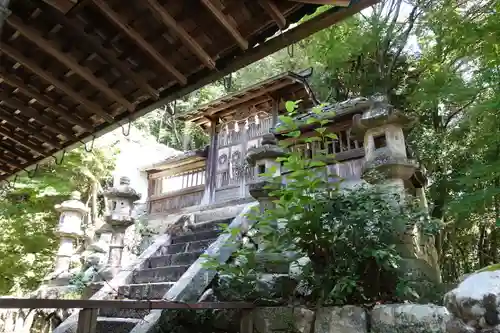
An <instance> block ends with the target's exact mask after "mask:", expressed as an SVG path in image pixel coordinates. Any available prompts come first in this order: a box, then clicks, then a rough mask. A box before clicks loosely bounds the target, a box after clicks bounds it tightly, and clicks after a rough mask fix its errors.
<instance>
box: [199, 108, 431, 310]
mask: <svg viewBox="0 0 500 333" xmlns="http://www.w3.org/2000/svg"><path fill="white" fill-rule="evenodd" d="M286 105H287V109H288V111H289V112H290V115H289V116H283V117H280V120H281V123H282V124H284V125H282V126H281V128H278V130H280V131H286V132H287V134H286V135H287V136H288V137H289V138H291V140H287V141H288V142H284V141H281V142H280V145H283V146H284V148H287V147H289V146H290V145H293V144H296V143H297V142H298V141H302V142H306V143H313V142H319V143H320V146H323V147H325V146H326V145H324V144H323V145H322V144H321V143H324V142H325V141H326V140H327V139H333V140H336V139H337V138H336V136H335V134H332V133H327V130H326V127H325V125H326V124H328V123H329V122H330V121H329V120H328V118H331V115H332V114H331V113H329V114H327V113H325V112H323V110H322V108H321V107H317V108H315V109H313V110H312V113H311V115H310V116H309V117H308V119H307V120H306V123H307V124H317V125H318V127H317V128H316V129H315V131H316V133H317V136H315V137H308V138H306V139H301V138H300V137H301V131H300V128H299V126H298V123H297V121H295V119H294V118H293V116H294V112H295V110H296V109H297V103H292V102H288V103H287V104H286ZM317 153H318V154H317V155H316V156H313V157H312V158H310V157H309V158H304V156H303V155H301V154H300V153H298V152H292V151H290V152H289V153H287V155H286V156H285V157H281V158H279V159H278V160H279V161H280V162H281V163H282V174H281V175H280V176H273V174H274V172H275V171H276V170H268V172H267V173H266V174H265V175H264V176H265V177H267V179H268V181H269V185H268V187H269V189H270V190H271V189H272V192H271V197H273V198H276V199H275V200H274V203H275V208H273V209H270V210H266V211H265V212H263V213H261V212H259V211H254V212H252V213H251V214H250V216H249V218H251V219H254V220H255V221H258V223H257V224H256V225H255V226H254V228H253V230H251V231H252V237H253V239H255V240H256V242H257V243H258V244H259V246H258V249H256V248H252V247H242V248H241V249H240V250H238V251H236V252H235V253H234V255H233V258H234V260H233V261H232V262H229V263H227V264H223V265H220V264H219V263H217V262H215V261H209V262H208V264H207V265H208V266H211V267H215V268H216V269H217V270H218V271H219V273H220V275H221V276H224V277H225V278H226V279H227V278H230V279H231V280H232V281H233V284H232V288H233V289H234V288H236V287H235V285H240V288H241V289H242V290H241V295H242V298H244V297H245V296H246V295H250V294H251V290H252V288H256V281H257V280H258V277H259V275H260V274H261V273H260V272H259V261H258V257H259V256H260V257H263V256H266V255H267V257H271V258H272V257H275V258H276V257H280V258H283V259H282V260H287V261H288V263H290V264H292V263H293V264H295V265H297V263H298V262H301V263H302V264H301V267H300V268H299V269H298V271H299V273H298V276H297V278H298V279H299V280H300V281H301V289H302V290H307V292H306V293H305V294H306V295H307V296H306V298H305V300H306V301H308V302H313V303H315V304H334V305H342V304H360V303H362V304H366V303H375V302H380V301H382V302H387V301H398V300H401V299H402V298H405V299H408V297H410V296H411V295H414V294H415V293H414V292H413V290H412V289H411V288H410V285H409V284H408V283H407V281H406V280H405V279H404V277H403V276H404V272H401V271H400V265H399V263H400V260H401V257H400V255H399V254H398V249H397V244H398V243H401V241H400V239H401V238H402V237H403V234H404V232H405V231H406V230H407V229H408V228H409V227H412V226H414V225H415V224H421V225H428V224H429V221H428V218H427V217H426V214H423V212H421V211H420V210H419V209H418V207H417V205H416V204H415V203H414V202H412V201H410V200H409V198H407V197H406V196H404V195H403V194H402V193H400V192H397V191H392V190H390V189H389V188H388V187H387V186H382V185H377V186H366V185H365V186H358V187H355V188H353V189H343V190H342V191H340V190H339V188H340V183H341V180H338V181H333V182H332V177H331V176H330V177H325V172H324V170H325V167H326V165H327V164H326V162H328V163H331V161H332V159H333V158H334V156H332V155H329V154H328V152H327V151H319V152H317ZM283 170H285V172H284V173H283ZM328 178H330V179H328ZM337 178H338V177H337ZM284 183H286V186H283V184H284ZM276 225H277V226H276ZM228 232H231V233H232V234H233V235H236V234H237V232H235V230H229V231H228ZM284 254H287V255H284ZM285 257H286V258H285ZM304 258H305V259H306V260H304ZM299 259H301V260H299ZM307 259H308V260H307ZM296 275H297V274H296ZM256 277H257V279H256ZM302 294H304V293H302Z"/></svg>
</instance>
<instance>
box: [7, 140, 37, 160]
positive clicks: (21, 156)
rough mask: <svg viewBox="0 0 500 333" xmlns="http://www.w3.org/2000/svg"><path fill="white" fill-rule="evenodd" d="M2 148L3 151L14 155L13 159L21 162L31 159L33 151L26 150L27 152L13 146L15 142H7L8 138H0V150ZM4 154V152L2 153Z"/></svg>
mask: <svg viewBox="0 0 500 333" xmlns="http://www.w3.org/2000/svg"><path fill="white" fill-rule="evenodd" d="M0 136H1V135H0ZM24 149H26V148H24ZM1 150H4V151H5V152H7V153H9V154H11V155H12V156H14V157H13V158H14V159H17V160H19V161H21V163H26V162H29V161H31V160H32V159H33V156H34V155H33V153H32V152H31V151H30V150H28V152H26V153H25V152H23V151H21V150H20V149H19V148H18V147H16V146H15V143H11V142H8V140H2V139H0V151H1ZM3 155H4V156H5V154H3Z"/></svg>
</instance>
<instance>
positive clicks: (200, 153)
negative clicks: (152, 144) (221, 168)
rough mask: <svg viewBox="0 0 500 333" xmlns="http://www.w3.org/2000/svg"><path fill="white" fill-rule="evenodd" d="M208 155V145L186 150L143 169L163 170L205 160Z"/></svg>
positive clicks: (151, 170) (149, 170) (150, 170)
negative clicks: (202, 147)
mask: <svg viewBox="0 0 500 333" xmlns="http://www.w3.org/2000/svg"><path fill="white" fill-rule="evenodd" d="M207 156H208V146H207V147H205V148H204V149H196V150H189V151H184V152H182V153H179V154H175V155H172V156H169V157H167V158H166V159H164V160H162V161H160V162H158V163H154V164H153V165H150V166H148V167H145V168H144V169H143V171H148V172H158V171H162V170H168V169H174V168H178V167H180V166H184V165H187V164H192V163H196V162H199V161H202V160H205V159H206V158H207Z"/></svg>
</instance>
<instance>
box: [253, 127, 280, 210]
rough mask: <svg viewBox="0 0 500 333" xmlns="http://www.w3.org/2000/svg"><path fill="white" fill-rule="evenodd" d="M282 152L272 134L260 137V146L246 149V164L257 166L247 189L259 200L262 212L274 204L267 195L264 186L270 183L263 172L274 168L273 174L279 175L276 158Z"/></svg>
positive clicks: (267, 192)
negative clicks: (254, 175)
mask: <svg viewBox="0 0 500 333" xmlns="http://www.w3.org/2000/svg"><path fill="white" fill-rule="evenodd" d="M284 154H285V152H284V150H283V149H282V148H280V147H278V142H277V140H276V138H275V137H274V135H273V134H265V135H264V136H263V137H262V145H261V146H260V147H252V148H250V149H248V151H247V156H246V160H247V162H248V164H249V165H250V166H252V167H256V168H257V175H256V177H255V179H254V181H253V182H251V183H250V184H249V191H250V195H251V196H252V197H254V198H255V199H256V200H257V201H258V202H259V207H260V210H261V212H262V213H263V212H264V211H266V210H267V209H271V208H272V207H273V205H274V204H273V202H272V201H273V200H274V198H272V197H270V196H269V192H271V190H270V189H267V188H266V187H267V186H269V185H270V182H269V179H268V178H267V177H265V176H263V174H264V173H269V172H270V171H271V170H274V174H273V176H278V175H280V174H281V170H280V169H281V164H280V162H278V161H276V159H277V158H278V157H281V156H283V155H284Z"/></svg>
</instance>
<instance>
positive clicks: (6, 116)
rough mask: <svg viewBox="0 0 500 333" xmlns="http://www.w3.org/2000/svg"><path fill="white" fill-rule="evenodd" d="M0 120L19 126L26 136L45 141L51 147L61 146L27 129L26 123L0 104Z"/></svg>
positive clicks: (59, 147) (58, 147)
mask: <svg viewBox="0 0 500 333" xmlns="http://www.w3.org/2000/svg"><path fill="white" fill-rule="evenodd" d="M0 120H5V121H6V122H7V123H9V124H10V125H12V126H14V127H17V128H19V129H20V130H21V131H23V132H24V133H26V134H27V135H28V136H32V137H34V138H35V139H38V140H40V141H41V142H45V143H47V144H48V145H49V146H51V147H52V148H57V149H61V148H62V147H61V145H60V144H58V143H55V142H53V141H52V140H50V139H48V138H47V137H46V136H44V135H42V134H40V133H36V132H34V131H33V129H31V130H29V129H28V128H27V126H26V123H23V122H22V121H20V120H17V119H16V118H14V117H13V116H12V115H11V114H10V112H9V111H7V110H5V109H4V108H2V107H1V106H0Z"/></svg>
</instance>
